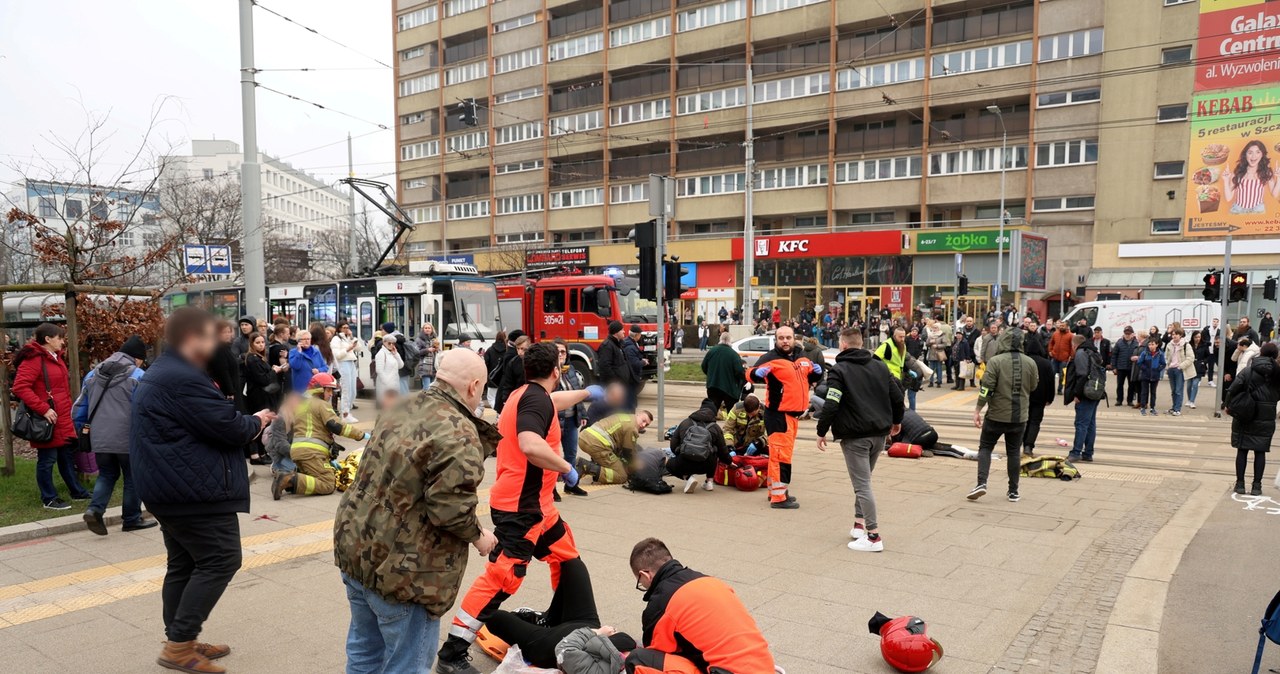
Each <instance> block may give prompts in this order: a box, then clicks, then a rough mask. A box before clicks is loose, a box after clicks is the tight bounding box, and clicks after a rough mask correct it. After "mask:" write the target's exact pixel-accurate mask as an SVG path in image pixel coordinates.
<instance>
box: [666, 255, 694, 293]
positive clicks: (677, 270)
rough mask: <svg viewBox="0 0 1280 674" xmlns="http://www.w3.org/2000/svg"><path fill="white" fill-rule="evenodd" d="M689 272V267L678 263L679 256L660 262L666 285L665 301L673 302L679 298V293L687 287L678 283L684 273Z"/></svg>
mask: <svg viewBox="0 0 1280 674" xmlns="http://www.w3.org/2000/svg"><path fill="white" fill-rule="evenodd" d="M688 273H689V268H688V267H685V266H683V265H681V264H680V258H678V257H673V258H671V259H670V260H666V261H664V262H663V263H662V274H663V277H664V278H663V282H664V283H665V285H666V301H668V302H674V301H676V300H678V299H680V295H682V294H684V291H686V290H688V289H689V286H686V285H684V284H682V283H680V280H681V279H683V278H684V275H685V274H688Z"/></svg>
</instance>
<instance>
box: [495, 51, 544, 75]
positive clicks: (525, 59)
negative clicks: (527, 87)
mask: <svg viewBox="0 0 1280 674" xmlns="http://www.w3.org/2000/svg"><path fill="white" fill-rule="evenodd" d="M541 64H542V48H541V47H533V48H532V49H525V50H524V51H517V52H512V53H510V54H503V55H501V56H495V57H493V74H494V75H501V74H502V73H509V72H512V71H515V70H522V69H524V68H532V67H533V66H536V65H541Z"/></svg>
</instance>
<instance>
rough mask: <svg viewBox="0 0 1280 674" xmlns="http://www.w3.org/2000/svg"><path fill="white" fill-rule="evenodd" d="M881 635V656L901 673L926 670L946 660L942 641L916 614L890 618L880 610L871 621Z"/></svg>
mask: <svg viewBox="0 0 1280 674" xmlns="http://www.w3.org/2000/svg"><path fill="white" fill-rule="evenodd" d="M867 627H868V628H869V629H870V630H871V633H872V634H879V635H880V655H882V656H883V657H884V661H885V662H887V663H889V665H890V666H892V667H893V668H894V669H896V670H898V671H899V672H923V671H925V670H926V669H929V668H930V667H932V666H933V665H934V663H936V662H938V661H939V660H941V659H942V644H940V643H938V642H937V641H934V640H933V639H931V638H929V636H928V635H927V634H925V630H926V626H925V624H924V620H921V619H920V618H917V617H915V616H903V617H901V618H893V619H890V618H889V617H888V616H886V615H884V614H883V613H879V612H877V613H876V614H875V616H873V617H872V618H871V621H870V622H868V623H867Z"/></svg>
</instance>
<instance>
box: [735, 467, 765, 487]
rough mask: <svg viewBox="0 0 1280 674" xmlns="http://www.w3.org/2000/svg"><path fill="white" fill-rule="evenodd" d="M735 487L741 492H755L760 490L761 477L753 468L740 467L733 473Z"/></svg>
mask: <svg viewBox="0 0 1280 674" xmlns="http://www.w3.org/2000/svg"><path fill="white" fill-rule="evenodd" d="M733 486H735V487H737V488H738V489H739V490H741V491H755V490H757V489H759V488H760V476H759V475H757V474H756V469H755V468H752V467H751V466H740V467H739V468H738V469H737V470H735V471H733Z"/></svg>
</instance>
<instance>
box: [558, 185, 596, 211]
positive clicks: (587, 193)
mask: <svg viewBox="0 0 1280 674" xmlns="http://www.w3.org/2000/svg"><path fill="white" fill-rule="evenodd" d="M602 203H604V188H603V187H587V188H584V189H580V190H565V191H563V192H552V193H551V207H552V208H578V207H580V206H599V205H600V204H602Z"/></svg>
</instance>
